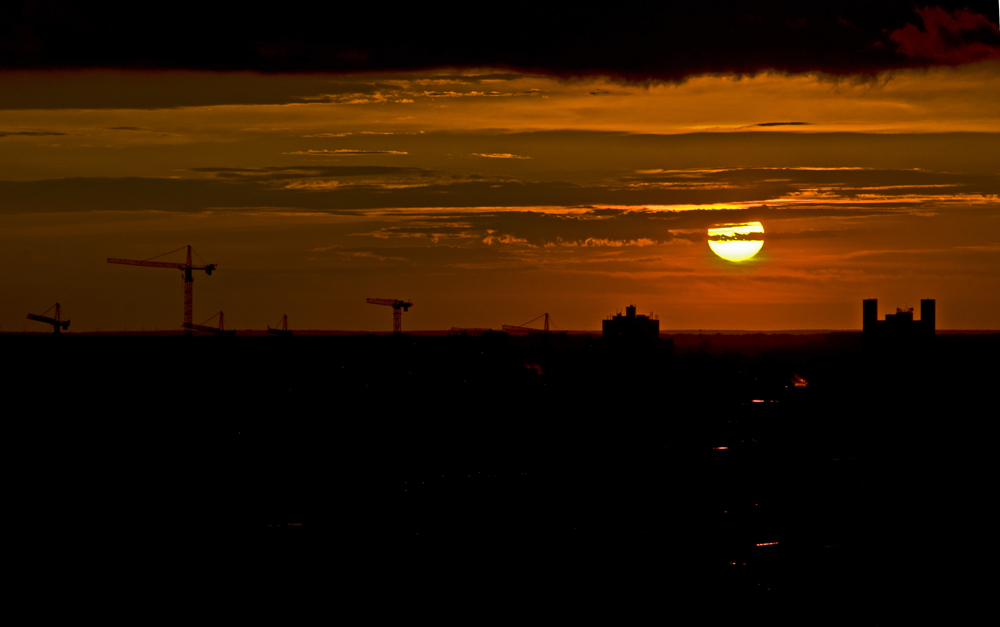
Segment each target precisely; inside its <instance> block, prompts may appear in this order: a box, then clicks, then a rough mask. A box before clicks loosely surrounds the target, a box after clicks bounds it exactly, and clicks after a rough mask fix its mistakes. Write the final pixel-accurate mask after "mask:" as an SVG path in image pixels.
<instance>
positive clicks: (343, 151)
mask: <svg viewBox="0 0 1000 627" xmlns="http://www.w3.org/2000/svg"><path fill="white" fill-rule="evenodd" d="M281 154H283V155H303V156H306V157H343V156H357V155H405V154H409V153H407V152H406V151H405V150H352V149H349V148H340V149H338V150H296V151H294V152H283V153H281Z"/></svg>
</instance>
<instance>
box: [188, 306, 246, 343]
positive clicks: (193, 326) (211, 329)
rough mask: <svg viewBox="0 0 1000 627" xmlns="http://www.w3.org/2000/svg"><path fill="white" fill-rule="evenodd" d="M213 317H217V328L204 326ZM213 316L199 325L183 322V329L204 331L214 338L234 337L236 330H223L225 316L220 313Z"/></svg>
mask: <svg viewBox="0 0 1000 627" xmlns="http://www.w3.org/2000/svg"><path fill="white" fill-rule="evenodd" d="M215 316H219V328H215V327H210V326H207V325H205V322H208V320H211V319H212V318H214V317H215ZM215 316H212V318H209V319H208V320H206V321H205V322H202V323H201V324H192V323H190V322H185V323H184V328H185V329H193V330H195V331H204V332H206V333H211V334H213V335H215V336H216V337H232V336H234V335H236V329H233V330H231V331H227V330H226V329H225V327H224V326H223V321H224V319H225V314H223V313H222V312H221V311H220V312H219V313H217V314H215Z"/></svg>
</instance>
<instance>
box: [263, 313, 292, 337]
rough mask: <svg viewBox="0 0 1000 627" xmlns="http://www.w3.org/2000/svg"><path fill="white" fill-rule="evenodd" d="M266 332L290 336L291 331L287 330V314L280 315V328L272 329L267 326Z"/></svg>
mask: <svg viewBox="0 0 1000 627" xmlns="http://www.w3.org/2000/svg"><path fill="white" fill-rule="evenodd" d="M267 332H268V333H270V334H271V335H283V336H285V337H288V336H291V334H292V332H291V331H289V330H288V314H285V315H283V316H281V328H280V329H272V328H271V327H270V326H268V327H267Z"/></svg>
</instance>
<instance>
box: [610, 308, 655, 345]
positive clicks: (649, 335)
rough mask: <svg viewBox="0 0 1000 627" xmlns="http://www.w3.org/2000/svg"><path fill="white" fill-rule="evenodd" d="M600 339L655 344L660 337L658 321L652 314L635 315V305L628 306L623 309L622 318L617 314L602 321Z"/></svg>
mask: <svg viewBox="0 0 1000 627" xmlns="http://www.w3.org/2000/svg"><path fill="white" fill-rule="evenodd" d="M601 337H602V338H603V339H605V340H612V341H619V342H628V343H633V342H655V341H656V340H658V339H659V337H660V320H659V318H657V317H656V316H654V315H652V314H650V315H649V316H644V315H642V314H638V315H637V314H636V313H635V305H629V306H628V307H626V308H625V315H624V316H623V315H621V314H620V313H618V314H615V315H614V316H611V317H608V318H606V319H605V320H604V321H603V323H602V325H601Z"/></svg>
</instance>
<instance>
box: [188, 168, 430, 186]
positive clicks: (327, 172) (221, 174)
mask: <svg viewBox="0 0 1000 627" xmlns="http://www.w3.org/2000/svg"><path fill="white" fill-rule="evenodd" d="M190 171H191V172H203V173H206V174H213V175H215V176H216V177H218V178H220V179H229V180H232V181H237V182H247V183H251V182H255V183H270V182H274V181H290V180H300V179H311V178H323V179H326V178H338V179H339V178H355V177H365V178H412V177H431V176H434V175H435V174H436V173H434V172H432V171H430V170H425V169H423V168H407V167H393V166H382V165H362V166H347V165H343V166H340V165H327V166H322V165H301V166H271V167H264V168H191V170H190Z"/></svg>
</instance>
